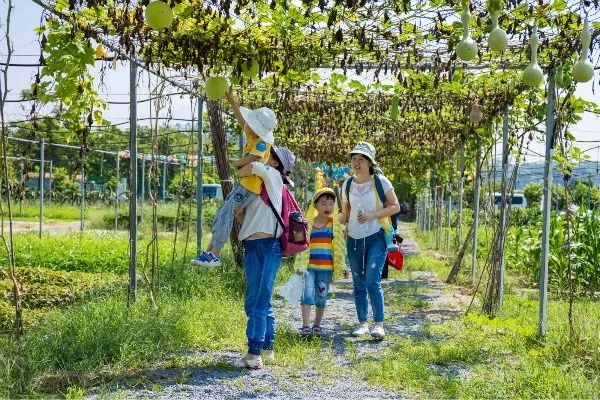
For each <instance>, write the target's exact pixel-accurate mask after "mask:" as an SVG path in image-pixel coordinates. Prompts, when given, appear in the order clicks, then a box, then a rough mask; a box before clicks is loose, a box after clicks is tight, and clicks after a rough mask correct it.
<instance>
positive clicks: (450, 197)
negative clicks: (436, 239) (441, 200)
mask: <svg viewBox="0 0 600 400" xmlns="http://www.w3.org/2000/svg"><path fill="white" fill-rule="evenodd" d="M450 218H452V185H450V187H449V189H448V213H447V215H446V258H447V259H450V225H451V224H450Z"/></svg>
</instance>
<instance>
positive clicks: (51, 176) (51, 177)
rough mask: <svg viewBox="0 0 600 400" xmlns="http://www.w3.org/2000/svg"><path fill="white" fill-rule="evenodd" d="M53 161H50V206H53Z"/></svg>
mask: <svg viewBox="0 0 600 400" xmlns="http://www.w3.org/2000/svg"><path fill="white" fill-rule="evenodd" d="M52 166H53V163H52V160H50V180H49V181H48V204H52V179H53V178H54V175H53V174H52Z"/></svg>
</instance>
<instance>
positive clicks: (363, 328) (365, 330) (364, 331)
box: [352, 324, 369, 336]
mask: <svg viewBox="0 0 600 400" xmlns="http://www.w3.org/2000/svg"><path fill="white" fill-rule="evenodd" d="M368 334H369V325H368V324H361V325H360V326H359V327H358V328H356V329H355V330H354V332H352V336H361V335H368Z"/></svg>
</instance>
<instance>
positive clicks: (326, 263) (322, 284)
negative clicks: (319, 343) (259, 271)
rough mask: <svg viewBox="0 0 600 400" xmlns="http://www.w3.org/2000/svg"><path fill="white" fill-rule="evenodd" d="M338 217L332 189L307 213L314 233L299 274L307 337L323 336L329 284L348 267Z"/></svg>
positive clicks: (299, 262)
mask: <svg viewBox="0 0 600 400" xmlns="http://www.w3.org/2000/svg"><path fill="white" fill-rule="evenodd" d="M334 214H337V207H336V195H335V192H334V190H333V189H331V188H328V187H324V188H321V189H319V190H317V191H316V192H315V194H314V196H313V199H312V203H311V207H310V208H309V211H308V212H307V214H306V216H307V219H308V223H309V232H310V247H309V251H307V252H303V253H300V254H299V256H298V257H296V265H297V266H298V271H297V273H299V274H304V294H303V296H302V300H301V309H302V328H301V334H302V335H305V336H307V335H310V334H314V335H317V336H319V335H322V334H323V328H322V327H321V322H322V320H323V315H324V313H325V306H326V303H327V295H328V293H329V284H330V283H331V281H332V278H333V273H334V270H336V271H341V270H342V269H343V267H344V262H345V260H344V256H345V254H346V251H345V241H344V233H343V231H342V229H341V225H339V224H338V223H337V219H336V218H334ZM312 306H315V319H314V322H313V324H312V327H311V326H310V317H311V313H312Z"/></svg>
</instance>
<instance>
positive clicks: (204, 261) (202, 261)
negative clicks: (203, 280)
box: [192, 251, 221, 267]
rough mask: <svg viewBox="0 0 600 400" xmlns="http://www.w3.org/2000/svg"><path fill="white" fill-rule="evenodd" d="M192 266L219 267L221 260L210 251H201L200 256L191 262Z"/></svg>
mask: <svg viewBox="0 0 600 400" xmlns="http://www.w3.org/2000/svg"><path fill="white" fill-rule="evenodd" d="M192 264H193V265H195V266H197V267H220V266H221V259H220V258H219V257H217V256H215V255H214V254H213V253H212V252H210V251H203V252H202V254H200V255H199V256H198V257H196V258H194V259H193V260H192Z"/></svg>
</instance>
